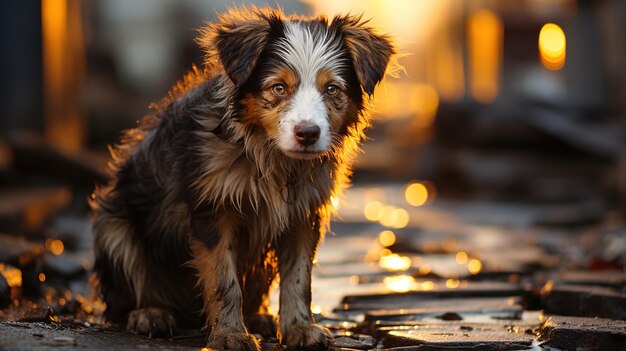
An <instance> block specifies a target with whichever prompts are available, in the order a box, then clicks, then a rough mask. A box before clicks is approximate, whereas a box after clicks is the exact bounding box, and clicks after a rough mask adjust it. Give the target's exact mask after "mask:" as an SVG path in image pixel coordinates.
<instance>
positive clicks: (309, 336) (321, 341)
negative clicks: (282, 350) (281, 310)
mask: <svg viewBox="0 0 626 351" xmlns="http://www.w3.org/2000/svg"><path fill="white" fill-rule="evenodd" d="M331 339H332V334H331V333H330V331H328V329H326V328H324V327H322V326H319V325H317V324H308V325H293V326H289V327H287V328H286V330H285V333H284V335H282V339H281V343H282V344H283V345H285V346H287V348H288V349H290V350H327V349H328V346H329V345H330V340H331Z"/></svg>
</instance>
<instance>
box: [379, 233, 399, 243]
mask: <svg viewBox="0 0 626 351" xmlns="http://www.w3.org/2000/svg"><path fill="white" fill-rule="evenodd" d="M378 242H379V243H380V245H382V246H384V247H389V246H391V245H393V244H395V243H396V234H395V233H394V232H392V231H391V230H383V231H382V232H380V233H379V234H378Z"/></svg>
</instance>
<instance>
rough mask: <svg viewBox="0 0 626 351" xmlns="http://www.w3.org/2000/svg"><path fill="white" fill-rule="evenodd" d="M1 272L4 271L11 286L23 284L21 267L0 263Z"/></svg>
mask: <svg viewBox="0 0 626 351" xmlns="http://www.w3.org/2000/svg"><path fill="white" fill-rule="evenodd" d="M0 272H2V276H4V279H5V280H6V281H7V284H9V286H10V287H12V288H17V287H20V286H22V271H20V270H19V269H17V268H15V267H10V266H7V265H5V264H4V263H0Z"/></svg>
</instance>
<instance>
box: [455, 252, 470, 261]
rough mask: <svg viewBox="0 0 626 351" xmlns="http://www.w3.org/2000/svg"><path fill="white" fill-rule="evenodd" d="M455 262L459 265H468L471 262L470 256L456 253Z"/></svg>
mask: <svg viewBox="0 0 626 351" xmlns="http://www.w3.org/2000/svg"><path fill="white" fill-rule="evenodd" d="M455 260H456V263H458V264H466V263H467V261H469V256H468V255H467V253H465V252H463V251H460V252H457V253H456V256H455Z"/></svg>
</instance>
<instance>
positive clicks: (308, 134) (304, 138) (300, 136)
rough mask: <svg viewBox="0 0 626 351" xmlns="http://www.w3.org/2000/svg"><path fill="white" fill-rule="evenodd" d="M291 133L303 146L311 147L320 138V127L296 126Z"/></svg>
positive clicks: (312, 125)
mask: <svg viewBox="0 0 626 351" xmlns="http://www.w3.org/2000/svg"><path fill="white" fill-rule="evenodd" d="M293 131H294V133H295V134H296V140H297V141H298V142H299V143H300V144H302V145H304V146H309V145H313V144H315V142H316V141H317V139H319V138H320V127H318V126H317V125H315V124H298V125H297V126H296V127H295V128H294V129H293Z"/></svg>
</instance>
